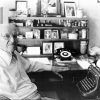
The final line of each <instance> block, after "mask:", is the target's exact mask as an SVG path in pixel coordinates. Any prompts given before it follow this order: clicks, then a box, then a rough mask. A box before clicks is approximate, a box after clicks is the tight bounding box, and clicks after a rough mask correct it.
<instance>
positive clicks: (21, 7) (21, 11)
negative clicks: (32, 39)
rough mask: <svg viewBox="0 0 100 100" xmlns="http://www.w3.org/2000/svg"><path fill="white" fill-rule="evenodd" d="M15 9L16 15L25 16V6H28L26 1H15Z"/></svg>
mask: <svg viewBox="0 0 100 100" xmlns="http://www.w3.org/2000/svg"><path fill="white" fill-rule="evenodd" d="M15 7H16V11H17V16H19V15H21V16H27V8H28V3H27V1H16V4H15Z"/></svg>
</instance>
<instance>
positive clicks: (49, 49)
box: [42, 42, 53, 54]
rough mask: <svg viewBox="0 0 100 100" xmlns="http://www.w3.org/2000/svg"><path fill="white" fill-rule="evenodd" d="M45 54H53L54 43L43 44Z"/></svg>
mask: <svg viewBox="0 0 100 100" xmlns="http://www.w3.org/2000/svg"><path fill="white" fill-rule="evenodd" d="M42 47H43V49H42V50H43V54H52V47H53V44H52V42H43V45H42Z"/></svg>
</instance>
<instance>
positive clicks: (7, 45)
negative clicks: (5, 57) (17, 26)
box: [0, 33, 14, 53]
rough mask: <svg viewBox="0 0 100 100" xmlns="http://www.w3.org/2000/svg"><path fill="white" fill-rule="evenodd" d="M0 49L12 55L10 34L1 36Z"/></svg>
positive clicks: (11, 37) (12, 41) (12, 42)
mask: <svg viewBox="0 0 100 100" xmlns="http://www.w3.org/2000/svg"><path fill="white" fill-rule="evenodd" d="M0 48H1V49H2V50H4V51H6V52H8V53H12V52H13V51H14V38H13V35H12V34H9V33H5V34H3V35H2V34H1V36H0Z"/></svg>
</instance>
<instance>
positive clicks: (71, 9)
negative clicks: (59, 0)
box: [64, 2, 76, 17]
mask: <svg viewBox="0 0 100 100" xmlns="http://www.w3.org/2000/svg"><path fill="white" fill-rule="evenodd" d="M64 10H65V17H75V16H76V4H75V2H64Z"/></svg>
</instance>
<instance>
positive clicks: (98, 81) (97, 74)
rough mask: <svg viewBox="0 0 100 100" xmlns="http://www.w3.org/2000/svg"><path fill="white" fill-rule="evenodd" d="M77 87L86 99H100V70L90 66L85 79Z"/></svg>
mask: <svg viewBox="0 0 100 100" xmlns="http://www.w3.org/2000/svg"><path fill="white" fill-rule="evenodd" d="M76 86H77V87H78V89H79V91H80V93H81V95H82V96H84V97H88V98H91V97H98V94H100V93H99V90H100V68H99V67H97V66H93V65H90V66H89V68H88V73H87V75H86V77H85V78H83V79H82V80H81V81H79V82H78V83H77V84H76Z"/></svg>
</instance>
